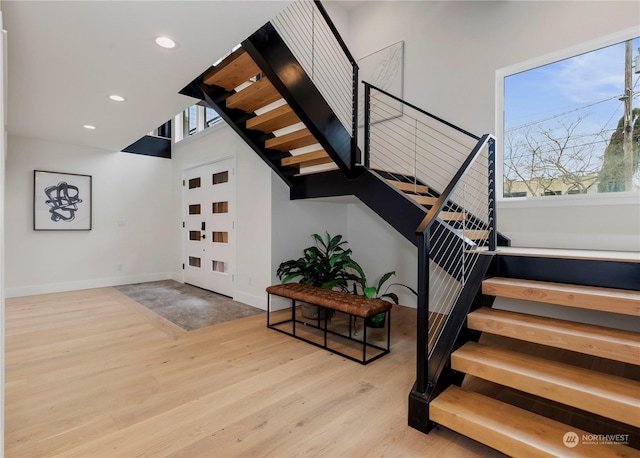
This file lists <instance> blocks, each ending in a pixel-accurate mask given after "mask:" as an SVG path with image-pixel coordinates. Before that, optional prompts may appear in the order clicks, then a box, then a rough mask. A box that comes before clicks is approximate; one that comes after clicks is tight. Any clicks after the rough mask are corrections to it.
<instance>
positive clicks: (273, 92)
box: [226, 78, 282, 113]
mask: <svg viewBox="0 0 640 458" xmlns="http://www.w3.org/2000/svg"><path fill="white" fill-rule="evenodd" d="M281 98H282V96H281V95H280V93H279V92H278V90H277V89H276V88H275V87H274V85H273V84H271V82H270V81H269V80H268V79H267V78H261V79H259V80H258V81H256V82H255V83H253V84H252V85H251V86H248V87H246V88H244V89H243V90H241V91H240V92H236V93H235V94H233V95H231V96H229V98H227V101H226V104H227V108H236V109H238V110H242V111H245V112H247V113H252V112H254V111H256V110H258V109H260V108H262V107H265V106H267V105H269V104H270V103H273V102H275V101H276V100H280V99H281Z"/></svg>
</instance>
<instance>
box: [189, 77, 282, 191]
mask: <svg viewBox="0 0 640 458" xmlns="http://www.w3.org/2000/svg"><path fill="white" fill-rule="evenodd" d="M205 73H206V72H205ZM205 73H203V74H202V75H200V76H199V77H198V78H196V79H195V80H193V81H192V82H191V83H190V84H189V85H188V86H187V87H185V88H184V89H183V90H182V91H180V93H181V94H184V95H188V96H190V97H195V98H197V99H200V100H201V101H202V103H203V104H204V105H205V106H208V107H210V108H213V109H214V110H216V112H217V113H218V114H219V115H220V117H222V119H224V120H225V121H226V122H227V124H228V125H229V126H230V127H231V128H232V129H233V130H235V131H236V133H237V134H238V135H240V137H241V138H242V139H243V140H244V141H245V142H246V143H247V145H249V146H250V147H251V149H253V150H254V151H255V152H256V153H257V154H258V155H259V156H260V157H261V158H262V160H263V161H264V162H266V163H267V164H268V165H269V167H271V168H272V169H273V171H274V172H276V173H277V174H278V176H279V177H280V178H282V180H283V181H284V182H285V183H286V184H287V185H289V186H291V177H290V176H288V175H287V174H286V173H285V171H284V170H283V169H281V168H280V167H279V163H280V158H281V157H282V154H276V155H274V154H273V153H274V151H273V150H268V149H265V148H264V146H263V145H264V141H265V140H266V139H267V138H271V137H273V135H272V134H268V135H265V134H264V133H262V132H259V131H252V130H248V129H245V128H244V125H245V123H246V121H247V119H250V118H252V117H253V116H255V115H247V113H245V112H244V111H242V110H235V109H231V108H227V106H226V99H227V97H228V96H229V95H231V94H233V92H226V91H224V90H223V89H222V88H216V87H212V86H207V85H206V84H204V83H203V82H202V79H203V76H204V74H205ZM276 153H277V152H276ZM285 156H290V154H289V153H285Z"/></svg>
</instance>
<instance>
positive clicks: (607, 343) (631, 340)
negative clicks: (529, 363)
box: [467, 307, 640, 365]
mask: <svg viewBox="0 0 640 458" xmlns="http://www.w3.org/2000/svg"><path fill="white" fill-rule="evenodd" d="M467 325H468V327H469V328H470V329H474V330H476V331H481V332H488V333H490V334H496V335H500V336H503V337H510V338H513V339H518V340H523V341H526V342H533V343H538V344H542V345H548V346H550V347H555V348H562V349H564V350H570V351H575V352H578V353H583V354H587V355H592V356H597V357H600V358H607V359H611V360H614V361H621V362H624V363H629V364H635V365H640V334H639V333H636V332H632V331H624V330H621V329H613V328H607V327H604V326H596V325H592V324H583V323H576V322H573V321H565V320H558V319H555V318H546V317H541V316H537V315H528V314H525V313H519V312H510V311H507V310H498V309H493V308H488V307H482V308H480V309H478V310H476V311H474V312H471V313H470V314H469V315H467Z"/></svg>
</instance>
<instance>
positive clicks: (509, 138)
mask: <svg viewBox="0 0 640 458" xmlns="http://www.w3.org/2000/svg"><path fill="white" fill-rule="evenodd" d="M632 46H636V47H638V46H640V39H635V40H629V41H628V42H626V43H620V44H618V45H614V46H610V47H608V48H603V49H600V50H596V51H592V52H590V53H587V54H583V55H580V56H576V57H573V58H571V59H566V60H564V61H560V62H555V63H553V64H549V65H546V66H543V67H538V68H535V69H532V70H529V71H526V72H522V73H519V74H516V75H511V76H508V77H506V78H505V117H504V121H505V128H504V139H503V140H504V144H503V146H504V148H503V151H504V154H503V166H504V167H503V170H504V197H526V196H551V195H563V194H595V193H605V192H625V191H631V192H637V191H640V168H639V156H640V120H639V118H640V108H635V109H634V108H633V104H636V105H638V95H639V92H638V91H637V89H638V87H637V86H638V75H637V74H632V67H633V65H632V59H631V57H630V54H629V49H631V47H632ZM638 52H639V53H640V50H639V51H638ZM634 70H639V71H640V69H635V68H634Z"/></svg>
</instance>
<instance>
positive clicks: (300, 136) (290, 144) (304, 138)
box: [264, 129, 318, 151]
mask: <svg viewBox="0 0 640 458" xmlns="http://www.w3.org/2000/svg"><path fill="white" fill-rule="evenodd" d="M314 143H318V140H316V139H315V137H314V136H313V135H312V134H311V132H309V129H300V130H296V131H295V132H291V133H290V134H286V135H281V136H280V137H274V138H270V139H268V140H267V141H266V142H264V147H265V148H267V149H277V150H278V151H291V150H293V149H297V148H302V147H304V146H309V145H313V144H314Z"/></svg>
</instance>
